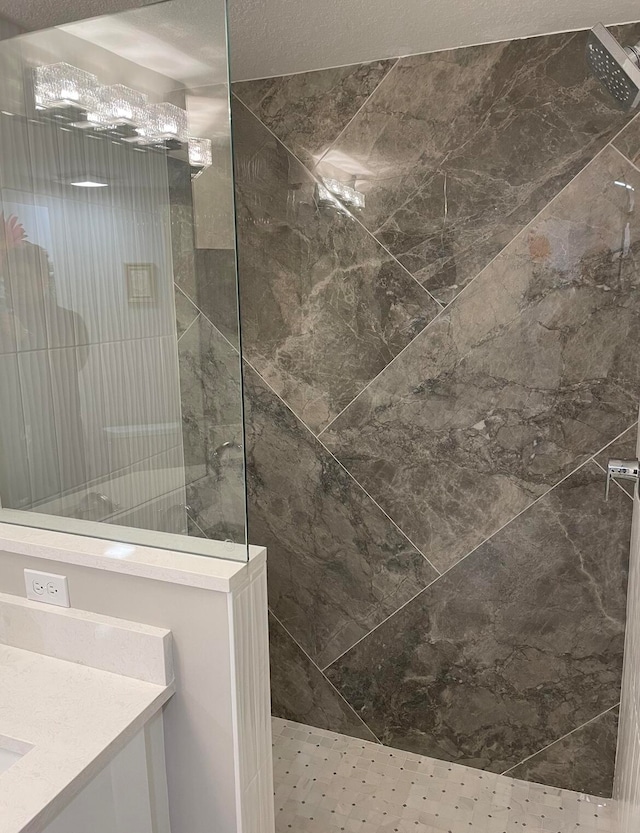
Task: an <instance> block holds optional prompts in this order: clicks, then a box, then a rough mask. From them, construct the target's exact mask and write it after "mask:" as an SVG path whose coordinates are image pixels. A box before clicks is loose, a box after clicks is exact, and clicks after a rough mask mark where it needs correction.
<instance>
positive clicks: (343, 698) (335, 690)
mask: <svg viewBox="0 0 640 833" xmlns="http://www.w3.org/2000/svg"><path fill="white" fill-rule="evenodd" d="M269 613H270V614H271V616H273V618H274V619H275V620H276V622H277V623H278V624H279V625H280V627H281V628H282V630H283V631H284V632H285V633H286V634H287V636H288V637H289V638H290V639H291V641H292V642H293V643H294V644H295V645H297V646H298V648H299V649H300V650H301V651H302V653H303V654H304V656H305V657H306V658H307V659H308V660H309V662H310V663H311V665H312V666H313V667H314V668H315V669H316V671H318V672H319V673H320V674H321V675H322V679H323V680H325V682H327V683H328V684H329V686H330V687H331V688H332V689H333V691H334V692H335V693H336V694H337V695H338V697H339V698H340V699H341V700H342V701H343V703H344V704H345V705H346V706H347V708H348V709H349V711H350V712H352V713H353V714H354V715H355V717H356V718H357V719H358V720H359V721H360V723H362V725H363V726H364V727H365V729H366V730H367V731H368V732H371V734H372V735H373V737H374V738H375V739H376V743H377V744H379V745H380V746H384V744H383V743H382V741H381V740H380V739H379V738H378V736H377V735H376V734H375V732H373V731H372V730H371V729H370V728H369V726H368V725H367V724H366V723H365V722H364V720H363V719H362V718H361V717H360V715H359V714H358V712H357V711H356V710H355V709H354V708H353V706H352V705H351V703H350V702H349V701H348V700H347V699H346V698H345V697H344V696H343V695H342V694H341V692H340V691H338V689H337V688H336V687H335V686H334V684H333V683H332V682H331V680H330V679H329V678H328V677H327V676H326V675H325V673H324V671H323V670H322V668H320V666H319V665H317V663H316V662H315V661H314V660H313V659H312V658H311V657H310V656H309V654H308V653H307V652H306V651H305V649H304V648H303V647H302V645H301V644H300V643H299V642H298V640H297V639H296V638H295V636H293V635H292V634H291V633H290V632H289V630H288V629H287V628H286V627H285V626H284V625H283V624H282V622H281V621H280V619H278V617H277V616H276V614H275V613H274V612H273V609H272V608H271V607H269ZM317 728H320V727H317ZM325 731H326V730H325ZM329 731H333V730H329ZM347 737H350V736H347Z"/></svg>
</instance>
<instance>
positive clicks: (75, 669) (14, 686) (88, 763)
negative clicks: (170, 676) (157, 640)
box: [0, 644, 174, 833]
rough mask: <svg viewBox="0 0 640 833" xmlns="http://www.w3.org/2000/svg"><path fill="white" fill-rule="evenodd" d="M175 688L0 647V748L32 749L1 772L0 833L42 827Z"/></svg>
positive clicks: (28, 831) (20, 832)
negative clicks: (22, 747)
mask: <svg viewBox="0 0 640 833" xmlns="http://www.w3.org/2000/svg"><path fill="white" fill-rule="evenodd" d="M173 691H174V686H173V683H171V684H170V685H160V684H156V683H152V682H144V681H142V680H138V679H134V678H132V677H127V676H121V675H120V674H116V673H112V672H111V671H103V670H99V669H97V668H89V667H86V666H83V665H80V664H78V663H76V662H69V661H67V660H63V659H55V658H52V657H48V656H44V655H42V654H40V653H36V652H33V651H29V650H24V649H22V648H15V647H13V646H11V645H3V644H0V747H2V746H5V747H6V748H11V744H12V741H18V742H19V743H18V744H17V745H16V744H14V746H17V747H19V746H20V745H28V746H30V747H31V748H30V749H29V751H27V752H26V754H24V755H23V757H21V758H20V759H19V760H17V761H16V762H15V763H14V764H13V765H12V766H10V767H9V768H8V769H7V770H5V771H4V772H0V833H38V832H39V831H41V830H42V829H43V828H44V827H45V826H46V825H47V824H48V823H49V822H50V821H51V820H52V819H54V818H55V817H56V816H57V815H58V813H59V812H60V811H61V810H62V809H63V808H64V807H65V806H66V805H67V803H68V802H69V801H70V800H71V799H72V798H73V797H74V796H75V795H76V794H77V793H78V792H79V791H80V790H81V789H82V788H83V787H84V786H85V785H86V784H87V783H89V781H91V780H92V778H93V777H94V776H95V775H96V774H97V773H98V772H99V771H100V770H101V769H102V768H103V767H104V766H105V765H106V764H107V763H108V762H109V760H111V758H113V756H114V755H115V754H116V753H117V752H118V751H119V750H120V749H121V748H122V747H124V746H125V744H126V743H127V742H128V741H129V740H130V739H131V738H132V737H134V736H135V735H136V734H137V732H138V731H139V730H140V729H141V728H142V727H143V726H144V724H145V723H146V722H147V721H148V720H149V719H150V718H151V717H152V716H153V714H154V713H155V712H157V711H158V710H159V709H160V707H161V706H162V705H163V704H164V703H165V702H166V701H167V700H168V699H169V698H170V697H171V695H172V694H173ZM18 751H20V750H19V748H18ZM132 833H134V831H132Z"/></svg>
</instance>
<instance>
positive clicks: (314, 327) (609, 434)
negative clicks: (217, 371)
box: [212, 25, 640, 830]
mask: <svg viewBox="0 0 640 833" xmlns="http://www.w3.org/2000/svg"><path fill="white" fill-rule="evenodd" d="M616 34H617V35H618V36H619V37H620V38H621V39H622V40H623V41H624V42H627V41H629V42H631V41H633V40H634V39H637V37H636V35H640V26H638V25H635V26H630V27H622V28H621V31H618V32H616ZM584 41H585V34H584V33H572V34H568V35H553V36H549V37H542V38H533V39H529V40H527V41H520V42H513V43H503V44H491V45H487V46H482V47H474V48H471V49H461V50H454V51H452V52H445V53H438V54H434V55H422V56H414V57H412V58H401V59H400V60H399V61H397V62H395V64H393V66H383V65H382V63H381V64H371V65H365V66H362V67H346V68H342V69H341V70H327V71H322V72H319V73H307V74H305V75H303V76H295V77H290V78H283V79H266V80H263V81H256V82H247V83H246V84H242V85H240V86H238V87H237V88H236V95H237V96H238V97H239V98H240V99H242V101H243V102H244V104H245V105H247V107H248V108H249V110H252V111H253V113H254V114H256V115H257V116H258V117H259V119H256V118H255V116H253V115H251V114H250V113H249V112H248V111H247V109H246V108H245V107H243V106H242V105H241V104H239V103H236V106H235V112H234V116H235V131H236V136H235V146H236V160H237V180H238V203H239V206H240V216H241V218H242V219H241V222H240V237H239V240H240V280H241V293H242V318H243V335H244V342H245V344H244V349H245V352H246V355H247V358H248V359H249V360H250V362H251V364H252V365H253V368H255V371H257V373H256V372H254V370H253V369H251V370H249V371H248V372H247V390H246V398H247V417H248V428H249V436H248V453H249V467H250V478H251V487H250V515H251V523H250V534H251V538H252V540H254V541H256V542H259V543H265V542H266V543H267V544H268V546H269V548H270V559H271V561H270V576H269V582H270V596H271V604H272V606H273V609H274V612H275V614H276V616H277V617H278V619H279V620H280V622H282V623H284V625H285V626H286V630H285V629H284V628H282V627H280V626H279V625H277V626H274V628H273V629H272V662H273V674H274V704H275V706H274V708H275V709H276V710H277V711H276V713H279V714H282V715H283V716H286V717H287V718H289V719H291V718H296V717H297V718H298V719H302V720H304V721H306V722H312V723H313V722H315V721H317V723H318V725H322V726H323V727H330V728H338V727H341V728H340V731H344V732H345V733H347V734H362V726H363V725H364V724H360V723H356V724H353V722H352V721H353V714H354V712H353V709H354V708H355V709H356V710H357V711H358V713H359V715H360V717H361V718H362V720H363V721H364V723H365V724H366V725H367V726H368V727H369V729H370V730H372V731H373V732H374V733H375V736H376V737H378V738H380V739H381V740H382V741H383V743H393V744H395V745H396V746H403V748H407V749H413V750H416V751H427V752H428V754H431V755H434V756H438V757H440V758H443V759H445V760H457V761H464V762H466V763H468V764H469V765H471V766H472V767H481V768H486V769H498V770H501V769H502V768H510V767H515V768H517V769H519V772H520V774H521V777H523V778H527V779H530V780H536V779H548V780H549V781H552V783H554V784H556V785H557V786H562V787H566V786H569V787H571V786H574V785H576V784H578V783H580V785H581V787H580V788H581V789H585V790H586V791H587V792H602V793H603V794H606V793H607V792H608V791H609V790H610V777H609V776H610V770H611V767H612V765H613V734H614V733H613V721H614V717H615V714H614V711H613V707H614V706H615V704H616V703H617V702H618V699H619V686H620V661H621V651H622V635H623V630H624V600H625V595H624V594H625V558H626V555H627V547H628V542H627V536H628V527H629V517H630V510H631V502H630V501H629V499H628V495H625V494H624V493H623V491H622V490H621V489H619V488H616V489H615V490H614V492H615V494H614V495H613V496H612V501H611V503H609V504H604V503H603V501H602V488H603V472H602V470H601V469H600V468H599V467H598V466H599V465H602V462H603V460H605V461H606V456H615V455H617V454H618V453H620V454H622V453H623V452H624V453H626V452H627V451H628V450H629V449H630V448H631V447H632V445H633V438H634V436H635V432H636V428H635V420H636V417H637V413H636V410H637V398H638V390H640V370H638V367H637V362H636V361H635V355H636V353H637V351H638V347H639V346H640V345H639V344H638V338H639V337H638V335H637V333H638V332H640V328H639V327H638V324H639V323H640V322H639V321H638V317H639V313H640V303H639V301H638V290H639V289H640V286H639V285H638V279H637V271H638V270H637V258H638V252H639V251H640V249H639V248H638V247H639V240H638V236H639V230H640V226H639V224H638V219H637V216H636V211H635V201H634V199H633V197H634V195H635V193H636V192H637V190H638V188H639V187H640V172H639V171H638V170H637V169H636V168H635V167H634V166H633V165H632V162H634V163H635V162H637V160H638V158H639V155H640V127H638V125H640V121H638V119H636V120H634V121H632V122H631V124H630V125H629V127H628V128H627V129H626V130H624V131H623V132H622V133H621V134H620V135H619V136H618V137H617V138H614V137H616V134H617V133H618V131H620V130H621V129H622V128H623V127H624V125H625V122H626V119H627V116H625V115H623V114H621V113H620V112H619V111H617V110H614V109H613V107H612V106H611V104H610V102H609V101H608V100H607V99H606V98H605V97H603V95H602V94H601V92H600V91H599V89H598V87H597V85H596V84H595V83H594V82H593V81H592V80H591V79H589V78H588V77H587V75H586V72H585V68H584V62H583V55H582V52H583V49H584ZM327 89H331V90H332V91H334V93H335V95H333V96H326V95H324V92H326V90H327ZM434 101H436V102H437V107H434ZM260 122H262V124H261V123H260ZM274 134H275V135H274ZM276 136H277V139H276ZM612 139H613V146H609V147H606V148H605V145H606V144H607V142H609V141H610V140H612ZM278 140H280V141H278ZM603 148H604V150H603ZM323 152H324V157H323V159H322V162H321V164H320V165H319V166H317V167H316V168H315V169H313V168H312V165H313V160H314V159H317V158H318V157H319V155H320V154H321V153H323ZM296 156H297V158H295V157H296ZM625 156H626V157H627V158H626V159H625ZM299 160H302V161H303V162H305V163H306V166H307V167H306V168H305V167H304V166H303V165H302V164H301V162H300V161H299ZM327 175H331V176H336V177H338V178H340V179H342V180H344V181H346V182H348V183H349V184H350V185H352V186H354V185H355V186H356V187H357V188H358V189H359V190H361V191H362V192H366V206H365V208H364V210H363V211H362V212H360V213H358V215H357V217H354V218H351V217H350V216H349V214H348V212H347V211H346V210H345V211H342V212H341V211H335V209H336V208H337V209H339V208H340V206H339V205H338V204H336V205H335V206H333V208H332V210H331V211H329V212H327V209H326V207H322V206H319V205H318V204H317V203H316V199H315V194H314V188H315V182H314V177H317V176H327ZM625 186H627V187H625ZM633 189H635V190H633ZM365 227H366V229H368V232H367V231H366V230H365ZM376 238H377V241H380V243H382V244H384V245H379V243H378V242H377V241H376ZM389 251H390V252H391V253H392V254H393V255H394V256H395V257H396V258H397V259H398V260H399V261H400V262H401V263H402V264H403V265H404V267H406V270H408V271H409V272H411V273H412V274H413V275H414V277H415V278H416V279H417V281H420V282H421V283H422V284H423V285H424V286H425V287H427V288H428V289H429V293H426V292H424V293H423V294H422V295H420V293H418V294H417V295H416V290H417V289H419V288H420V287H419V286H418V283H417V281H416V280H414V281H413V283H411V282H408V281H407V279H408V273H407V271H405V270H404V269H400V268H399V265H398V261H397V260H395V259H394V258H393V257H392V256H390V254H389ZM463 289H464V291H462V290H463ZM433 295H435V297H437V298H438V299H440V300H441V301H442V302H443V303H448V304H449V306H448V307H447V309H446V310H444V311H439V307H438V305H437V304H434V302H433V301H432V296H433ZM212 314H213V312H212ZM258 374H259V375H258ZM260 376H261V377H262V380H261V379H260ZM265 382H266V383H265ZM285 403H286V404H285ZM296 417H297V419H296ZM305 425H306V426H308V427H309V429H310V431H307V430H305V427H304V426H305ZM627 429H628V430H627ZM311 432H314V433H315V434H316V435H318V436H319V437H320V440H321V442H317V440H316V439H314V437H313V435H312V433H311ZM623 432H625V433H623ZM621 434H622V436H620V435H621ZM616 438H618V439H616ZM612 441H613V442H612ZM609 443H611V445H610V447H609V448H605V446H607V444H609ZM327 449H329V451H328V450H327ZM329 452H333V454H335V455H336V457H337V458H338V459H339V461H340V462H341V463H342V464H343V466H344V467H346V470H347V471H348V473H349V474H350V475H351V476H352V477H349V476H348V474H347V473H346V471H345V468H342V467H341V466H339V465H338V464H337V463H336V459H335V457H333V456H332V454H331V453H329ZM593 455H596V458H595V459H596V461H597V464H598V465H596V463H595V462H590V463H588V464H586V465H585V461H587V460H589V459H590V458H592V456H593ZM580 466H582V468H580V469H579V470H578V471H575V470H576V468H577V467H580ZM574 471H575V473H574V474H571V472H574ZM569 475H571V476H569ZM353 477H355V479H356V482H354V480H353V479H352V478H353ZM564 478H567V479H564ZM357 483H360V484H361V485H362V487H364V489H360V488H358V487H357ZM558 484H559V485H558ZM370 496H371V497H370ZM541 496H543V497H541ZM372 498H373V500H372ZM374 501H375V502H374ZM536 501H537V502H536ZM376 504H378V505H379V506H380V507H381V508H382V510H384V511H380V509H378V506H376ZM385 513H386V514H385ZM389 518H393V521H394V522H395V525H394V523H391V522H390V520H389ZM400 530H402V532H404V533H406V535H407V536H408V537H409V538H410V539H411V541H412V542H414V543H410V542H409V541H408V539H407V538H405V537H404V535H402V532H400ZM414 544H415V546H414ZM418 550H422V552H424V554H425V555H426V556H427V558H428V559H429V561H430V562H431V563H433V564H434V565H435V567H436V568H437V570H439V571H441V572H443V573H444V575H442V576H441V577H438V575H437V573H436V571H435V570H434V571H433V572H432V573H431V572H429V571H430V570H431V568H430V567H429V566H428V564H427V562H426V561H424V560H423V561H422V562H420V561H418V560H416V557H417V555H418ZM398 554H400V556H399V555H398ZM458 562H460V563H458ZM417 565H420V569H419V570H417ZM425 565H426V567H427V573H425V572H424V570H425ZM432 579H435V580H433V581H432ZM423 587H426V589H424V590H422V592H419V591H420V590H421V589H422V588H423ZM287 631H289V633H287ZM289 634H292V635H293V637H294V638H295V641H294V639H292V638H291V637H290V636H289ZM296 643H298V644H296ZM299 646H302V647H301V648H300V647H299ZM321 669H324V670H321ZM327 677H328V678H330V679H331V680H332V682H333V683H335V685H336V686H338V688H339V689H340V691H341V692H342V694H343V695H344V696H345V698H346V699H347V700H348V701H349V703H350V704H351V705H350V707H349V706H347V707H346V712H345V711H344V708H345V705H346V704H345V700H344V699H341V698H338V699H337V700H336V699H335V698H336V697H337V694H336V691H335V689H334V688H333V686H332V685H330V683H329V682H328V680H327ZM606 710H608V711H606ZM605 711H606V714H603V713H604V712H605ZM333 721H335V725H332V724H333ZM589 721H591V722H589ZM583 724H586V725H583ZM345 727H349V728H345ZM354 727H355V728H354ZM365 731H366V730H365ZM578 753H579V760H578ZM525 759H526V760H525ZM583 760H584V761H587V762H588V763H591V762H594V761H600V762H601V765H600V766H599V767H598V768H596V767H595V766H589V765H585V766H582V761H583ZM482 777H485V776H480V775H479V776H478V778H482ZM336 814H337V810H336ZM332 815H333V814H331V813H324V814H323V815H322V825H324V826H323V827H322V829H323V830H326V829H333V827H332V824H333V822H334V821H335V819H334V818H331V817H330V816H332ZM363 818H364V817H363ZM372 819H373V817H372V818H371V819H368V821H367V825H370V824H372V823H373V820H372ZM280 820H281V822H282V823H283V822H284V817H281V819H280ZM382 821H384V820H382ZM421 821H422V822H423V823H424V820H423V819H419V817H418V816H417V815H416V816H415V817H414V816H412V817H411V819H410V820H407V819H405V818H403V817H402V813H400V815H399V816H398V818H397V821H396V827H395V828H394V827H392V828H390V829H398V830H400V829H402V830H405V829H412V830H413V829H415V827H414V825H415V824H419V823H421ZM379 822H380V820H379V819H378V820H377V821H376V824H377V823H379ZM516 822H518V823H521V822H523V819H514V823H516ZM531 822H532V819H529V822H527V823H531ZM553 823H554V822H553V821H550V822H549V824H551V825H552V826H551V828H548V825H546V826H545V829H550V830H553ZM583 823H586V821H585V822H583ZM432 824H435V823H434V820H433V819H430V820H429V824H428V825H427V826H426V827H425V829H431V825H432ZM443 824H446V822H444V821H441V823H439V824H435V826H434V829H441V827H442V825H443ZM576 824H578V822H576ZM289 825H290V826H292V827H296V829H310V830H315V829H320V827H317V826H316V827H313V823H312V822H311V820H309V819H308V818H305V817H304V813H302V815H301V814H300V813H299V812H298V813H297V814H295V813H294V816H293V817H291V818H290V819H289V820H288V823H287V825H286V827H287V829H288V827H289ZM307 825H311V826H309V827H308V828H307ZM322 825H321V826H322ZM358 825H361V827H358ZM367 825H365V824H364V823H363V822H362V820H360V821H358V820H357V819H356V818H355V817H353V818H351V817H349V812H348V811H347V813H346V815H345V817H344V818H343V819H342V826H344V827H345V829H348V830H351V829H353V830H357V829H361V828H362V829H363V830H364V829H370V827H367ZM464 825H467V821H466V820H465V822H464ZM283 829H284V828H283ZM382 829H385V828H382ZM464 829H466V826H464ZM501 829H504V828H501Z"/></svg>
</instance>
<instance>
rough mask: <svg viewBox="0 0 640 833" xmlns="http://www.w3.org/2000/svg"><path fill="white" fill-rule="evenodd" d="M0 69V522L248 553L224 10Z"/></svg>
mask: <svg viewBox="0 0 640 833" xmlns="http://www.w3.org/2000/svg"><path fill="white" fill-rule="evenodd" d="M0 70H1V75H2V80H1V81H0V148H1V150H0V154H1V155H0V203H1V205H0V211H1V212H2V214H1V216H0V390H1V391H2V396H1V399H0V500H1V507H2V508H1V509H0V521H2V522H9V523H18V524H22V525H30V526H36V527H43V528H46V529H51V530H63V531H67V532H76V533H82V534H86V535H93V536H97V537H103V538H113V539H114V540H117V541H119V542H125V543H133V544H135V543H138V544H147V545H153V546H159V547H166V548H170V549H174V550H184V551H187V552H192V553H200V554H204V555H218V556H221V557H224V558H232V559H238V560H245V559H246V557H247V549H246V532H245V529H246V523H245V517H246V513H245V488H244V455H243V432H242V389H241V377H240V359H239V351H240V332H239V323H238V301H237V298H238V293H237V277H236V253H235V231H234V208H233V181H232V169H231V147H230V116H229V80H228V61H227V47H226V21H225V7H224V3H223V2H214V3H201V4H197V3H193V2H185V0H174V2H170V3H160V4H158V5H154V6H148V7H146V8H143V9H139V10H135V11H129V12H125V13H122V14H118V15H113V16H109V17H101V18H96V19H93V20H88V21H83V22H80V23H75V24H71V25H66V26H61V27H58V28H56V29H52V30H48V31H42V32H36V33H33V34H28V35H24V36H20V37H16V38H12V39H10V40H7V41H4V42H3V43H2V44H1V45H0Z"/></svg>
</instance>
